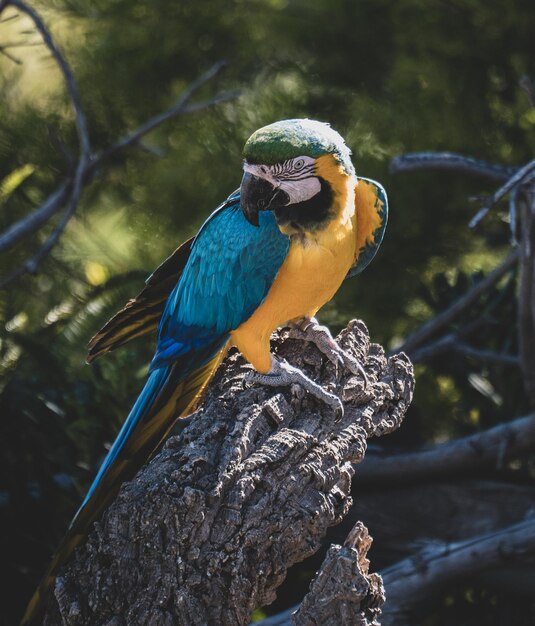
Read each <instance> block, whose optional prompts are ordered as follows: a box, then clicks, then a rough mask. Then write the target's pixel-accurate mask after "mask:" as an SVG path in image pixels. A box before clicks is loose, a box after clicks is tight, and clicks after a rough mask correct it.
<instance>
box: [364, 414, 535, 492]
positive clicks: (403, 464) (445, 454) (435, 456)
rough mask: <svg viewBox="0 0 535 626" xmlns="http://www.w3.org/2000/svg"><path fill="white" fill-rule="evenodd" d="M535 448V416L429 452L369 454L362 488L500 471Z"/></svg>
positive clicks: (434, 448)
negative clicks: (473, 471)
mask: <svg viewBox="0 0 535 626" xmlns="http://www.w3.org/2000/svg"><path fill="white" fill-rule="evenodd" d="M534 449H535V416H534V415H528V416H526V417H519V418H517V419H515V420H512V421H511V422H505V423H503V424H499V425H498V426H495V427H494V428H489V429H488V430H484V431H482V432H479V433H475V434H473V435H470V436H468V437H463V438H461V439H455V440H453V441H449V442H448V443H443V444H440V445H438V446H435V447H433V448H431V449H429V450H420V451H417V452H407V453H405V454H394V455H388V456H382V455H378V454H377V455H376V454H371V453H368V456H367V457H366V461H365V462H364V463H363V464H362V465H361V466H360V468H359V472H358V480H359V485H364V484H389V485H391V484H396V483H405V482H408V481H413V480H424V481H425V480H428V479H429V478H437V477H443V476H447V477H450V476H452V475H453V474H458V473H461V472H464V473H466V472H467V471H469V470H473V469H482V468H484V467H494V468H495V469H500V468H502V467H503V465H504V463H505V462H506V461H507V460H508V459H511V458H515V457H518V456H519V455H521V454H525V453H526V452H532V451H533V450H534Z"/></svg>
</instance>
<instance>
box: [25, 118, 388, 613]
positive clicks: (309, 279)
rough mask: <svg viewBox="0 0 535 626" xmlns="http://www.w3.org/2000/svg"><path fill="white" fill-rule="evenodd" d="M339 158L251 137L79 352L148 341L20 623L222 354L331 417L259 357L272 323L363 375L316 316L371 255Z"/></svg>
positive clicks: (339, 151) (299, 127)
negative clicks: (235, 182)
mask: <svg viewBox="0 0 535 626" xmlns="http://www.w3.org/2000/svg"><path fill="white" fill-rule="evenodd" d="M350 155H351V153H350V150H349V149H348V147H347V146H346V145H345V143H344V140H343V139H342V137H341V136H340V135H339V134H338V133H337V132H336V131H334V130H333V129H332V128H331V127H330V126H329V125H328V124H325V123H322V122H317V121H313V120H308V119H292V120H284V121H280V122H276V123H274V124H270V125H269V126H265V127H263V128H261V129H259V130H257V131H256V132H255V133H254V134H253V135H252V136H251V137H250V138H249V140H248V141H247V143H246V144H245V148H244V161H243V170H244V174H243V179H242V182H241V186H240V188H239V190H238V191H236V192H235V193H233V194H232V195H231V196H230V197H229V198H228V199H227V200H226V201H225V202H224V203H223V204H222V205H221V206H219V207H218V208H217V209H216V210H215V211H214V212H213V213H212V215H210V217H209V218H208V219H207V220H206V222H205V223H204V224H203V225H202V227H201V229H200V230H199V232H198V233H197V235H196V236H195V237H194V238H193V239H190V240H189V241H187V242H186V243H184V244H183V245H182V246H180V247H179V248H178V249H177V250H176V251H175V252H174V253H173V254H172V255H171V256H170V257H169V258H168V259H167V260H166V261H164V263H163V264H162V265H161V266H160V267H159V268H158V269H157V270H156V271H155V272H154V273H153V274H152V275H151V276H150V277H149V279H148V280H147V283H146V287H145V288H144V289H143V291H142V292H141V293H140V294H139V295H138V296H137V297H136V298H135V299H134V300H130V301H129V302H128V304H127V305H126V306H125V308H124V309H122V310H121V311H120V312H119V313H117V315H115V317H113V318H112V319H111V320H110V321H109V322H108V323H107V324H106V325H105V326H104V328H102V330H101V331H100V332H98V333H97V334H96V335H95V337H93V339H92V340H91V342H90V345H89V356H88V362H90V361H92V360H93V359H95V358H96V357H98V356H101V355H102V354H105V353H107V352H110V351H112V350H115V349H116V348H118V347H119V346H121V345H123V344H125V343H126V342H127V341H130V340H131V339H133V338H135V337H140V336H142V335H145V334H147V333H150V332H153V331H154V330H155V329H156V328H157V329H158V341H157V347H156V353H155V355H154V358H153V360H152V363H151V366H150V373H149V377H148V380H147V383H146V384H145V387H144V388H143V391H142V392H141V394H140V396H139V398H138V399H137V401H136V403H135V404H134V407H133V408H132V410H131V412H130V414H129V416H128V417H127V419H126V421H125V423H124V425H123V427H122V428H121V431H120V432H119V435H118V436H117V439H116V440H115V442H114V444H113V446H112V447H111V449H110V451H109V453H108V455H107V457H106V458H105V460H104V462H103V464H102V466H101V468H100V470H99V472H98V474H97V476H96V478H95V480H94V482H93V484H92V485H91V487H90V489H89V491H88V493H87V495H86V497H85V499H84V501H83V502H82V505H81V506H80V509H79V510H78V512H77V513H76V515H75V517H74V519H73V521H72V522H71V525H70V527H69V529H68V532H67V534H66V537H65V538H64V540H63V543H62V545H61V547H60V548H59V550H58V552H57V554H56V555H55V557H54V559H53V561H52V564H51V566H50V568H49V570H48V572H47V573H46V576H45V578H44V579H43V581H42V583H41V585H40V586H39V588H38V590H37V591H36V593H35V594H34V596H33V598H32V600H31V602H30V605H29V606H28V609H27V611H26V614H25V616H24V618H23V622H22V623H23V624H28V623H30V622H32V621H35V619H36V618H37V617H38V616H39V614H40V613H41V611H42V610H43V602H44V599H45V596H46V594H47V591H48V590H49V589H50V587H51V586H52V584H53V581H54V578H55V576H56V574H57V572H58V570H59V568H60V566H61V565H62V564H63V563H64V562H65V561H66V560H67V559H68V558H69V556H70V555H71V554H72V552H73V550H74V548H75V547H76V546H77V545H78V544H79V543H80V542H81V541H82V539H83V538H84V537H85V535H86V534H87V532H88V530H89V527H90V525H91V524H92V523H93V522H94V521H95V520H96V519H97V518H98V517H99V516H100V514H101V513H102V511H103V510H104V509H105V508H106V507H107V506H108V505H109V504H110V503H111V501H112V500H113V499H114V497H115V495H116V493H117V491H118V489H119V487H120V486H121V484H122V483H123V482H124V481H125V480H128V479H131V478H132V477H133V476H134V474H135V473H136V472H137V470H138V469H139V468H140V467H141V466H142V465H143V464H144V463H145V462H146V461H147V460H148V459H149V458H150V457H151V455H152V454H154V452H155V451H156V450H157V449H158V447H159V446H160V444H161V443H162V441H163V440H164V439H165V437H166V436H167V434H168V433H169V431H170V430H171V428H172V427H173V424H174V423H175V421H176V420H177V418H179V417H183V416H185V415H188V414H189V413H191V412H192V411H193V410H194V409H195V407H196V406H197V405H198V403H199V400H200V399H201V396H202V393H203V390H204V389H205V387H206V385H207V384H208V382H209V380H210V378H211V376H212V375H213V373H214V372H215V370H216V368H217V366H218V365H219V363H220V362H221V360H222V359H223V357H224V356H225V354H226V352H227V350H228V349H229V347H230V346H236V347H237V348H238V349H239V350H240V352H241V353H242V354H243V356H244V357H245V358H246V359H247V360H248V361H249V362H250V363H251V364H252V366H253V367H254V372H251V374H250V376H249V380H250V381H251V382H253V383H254V382H257V383H261V384H266V385H274V386H280V385H290V384H294V383H297V384H299V385H301V386H303V387H304V388H305V389H306V390H308V391H309V392H310V393H312V394H313V395H314V396H316V397H318V398H320V399H321V400H323V401H325V402H327V403H328V404H329V405H331V406H332V407H333V408H334V409H335V410H336V411H338V412H339V411H342V404H341V402H340V399H339V398H338V397H337V396H335V395H333V394H331V393H329V392H327V391H326V390H325V389H323V388H322V387H321V386H319V385H318V384H316V383H315V382H314V381H312V380H310V379H309V378H307V376H305V374H303V372H301V371H300V370H298V369H297V368H295V367H292V366H291V365H289V364H288V363H287V362H285V361H283V360H280V359H278V358H276V357H275V356H274V355H272V354H271V352H270V343H269V342H270V337H271V334H272V333H273V331H274V330H275V329H276V328H278V327H279V326H281V325H283V324H287V323H290V325H291V326H292V328H293V330H292V332H293V333H296V334H297V335H298V336H301V337H304V338H305V339H308V340H310V341H313V342H314V343H316V345H317V346H318V347H319V348H320V350H322V352H324V353H325V354H326V355H327V356H328V357H329V358H330V359H331V360H332V361H333V362H335V363H337V362H343V363H344V364H345V365H346V366H347V367H348V368H349V369H350V370H351V371H353V372H354V373H360V374H362V375H363V376H364V379H365V374H364V371H363V369H362V367H361V365H360V364H359V363H358V362H357V361H356V360H355V359H353V358H352V357H350V356H349V355H347V354H345V353H344V352H343V351H342V350H341V349H340V347H339V346H338V345H337V344H336V342H335V341H334V340H333V338H332V336H331V334H330V333H329V331H328V330H327V329H326V328H325V327H322V326H319V324H318V323H317V320H316V319H315V317H314V316H315V315H316V313H317V311H318V310H319V309H320V308H321V307H322V306H323V305H324V304H325V303H326V302H328V301H329V300H330V299H331V298H332V297H333V296H334V294H335V293H336V291H337V290H338V288H339V287H340V285H341V284H342V282H343V281H344V279H345V278H347V277H348V276H353V275H354V274H357V273H359V272H361V271H362V270H363V269H364V268H365V267H366V266H367V265H368V264H369V263H370V261H371V260H372V258H373V257H374V256H375V253H376V252H377V249H378V247H379V245H380V244H381V241H382V238H383V234H384V231H385V227H386V222H387V214H388V205H387V198H386V194H385V191H384V189H383V188H382V187H381V186H380V185H379V184H378V183H376V182H373V181H371V180H368V179H365V178H358V177H357V176H356V175H355V169H354V167H353V164H352V162H351V157H350Z"/></svg>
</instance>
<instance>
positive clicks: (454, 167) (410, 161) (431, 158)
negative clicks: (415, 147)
mask: <svg viewBox="0 0 535 626" xmlns="http://www.w3.org/2000/svg"><path fill="white" fill-rule="evenodd" d="M518 169H519V168H518V167H509V166H505V165H497V164H495V163H489V162H488V161H482V160H480V159H474V158H473V157H467V156H464V155H462V154H454V153H452V152H413V153H411V154H403V155H400V156H396V157H394V158H393V159H392V160H391V162H390V171H391V172H392V173H393V174H399V173H400V172H413V171H417V170H446V171H451V172H459V173H464V174H472V175H476V176H483V177H485V178H488V179H490V180H496V181H502V180H507V179H508V178H509V177H510V176H512V175H513V174H515V173H516V172H517V171H518Z"/></svg>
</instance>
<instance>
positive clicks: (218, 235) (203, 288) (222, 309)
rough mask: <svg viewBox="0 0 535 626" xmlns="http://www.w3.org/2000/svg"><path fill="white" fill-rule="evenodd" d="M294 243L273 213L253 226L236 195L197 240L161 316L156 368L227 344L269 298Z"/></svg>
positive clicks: (203, 227) (213, 215)
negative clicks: (209, 346)
mask: <svg viewBox="0 0 535 626" xmlns="http://www.w3.org/2000/svg"><path fill="white" fill-rule="evenodd" d="M289 247H290V240H289V238H288V237H287V236H286V235H283V234H282V233H281V232H280V230H279V229H278V227H277V224H276V221H275V216H274V215H273V213H271V212H269V211H265V212H262V213H260V224H259V226H258V227H256V226H252V225H251V224H249V222H248V221H247V220H246V219H245V218H244V216H243V214H242V212H241V209H240V206H239V195H238V194H234V195H232V196H231V197H230V198H229V200H228V201H227V202H226V203H225V204H224V205H222V206H221V207H220V208H219V209H217V210H216V211H215V212H214V213H212V215H211V216H210V217H209V218H208V220H207V221H206V222H205V223H204V225H203V226H202V228H201V229H200V231H199V233H198V235H197V237H196V238H195V241H194V242H193V245H192V248H191V252H190V255H189V258H188V261H187V264H186V266H185V268H184V271H183V273H182V276H181V278H180V280H179V282H178V284H177V285H176V287H175V288H174V289H173V291H172V292H171V294H170V296H169V299H168V300H167V303H166V306H165V309H164V312H163V315H162V318H161V322H160V326H159V329H158V345H157V348H156V354H155V356H154V359H153V361H152V363H151V370H154V369H157V368H160V367H163V366H166V365H169V364H170V363H172V362H173V361H175V360H177V359H178V358H180V359H181V360H182V358H181V357H184V356H185V355H186V354H187V353H189V352H191V351H198V350H199V349H202V348H203V347H205V346H208V345H211V346H213V345H214V343H215V344H219V343H220V344H221V345H224V344H225V343H226V341H227V340H228V338H229V333H230V331H231V330H233V329H235V328H237V327H238V326H239V325H240V324H241V323H242V322H244V321H245V320H246V319H247V318H249V317H250V316H251V315H252V313H253V312H254V311H255V310H256V309H257V308H258V306H259V305H260V304H261V303H262V301H263V300H264V299H265V297H266V295H267V293H268V291H269V289H270V287H271V285H272V284H273V281H274V279H275V276H276V275H277V273H278V271H279V269H280V267H281V265H282V264H283V262H284V259H285V258H286V255H287V253H288V249H289ZM195 365H196V366H198V365H199V364H198V363H195Z"/></svg>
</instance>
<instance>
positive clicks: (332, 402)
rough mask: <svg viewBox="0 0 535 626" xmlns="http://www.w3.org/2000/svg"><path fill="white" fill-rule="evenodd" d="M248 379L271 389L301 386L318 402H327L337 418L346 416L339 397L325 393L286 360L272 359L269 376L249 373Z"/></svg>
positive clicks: (319, 386)
mask: <svg viewBox="0 0 535 626" xmlns="http://www.w3.org/2000/svg"><path fill="white" fill-rule="evenodd" d="M246 379H247V380H248V381H250V382H254V383H259V384H261V385H268V386H270V387H286V386H288V385H293V384H296V385H299V386H301V387H302V388H303V389H305V390H306V391H308V392H309V393H310V394H312V395H313V396H314V397H315V398H317V399H318V400H321V401H322V402H325V404H327V405H329V406H330V407H332V408H333V410H334V411H335V413H336V416H337V418H341V417H342V416H343V414H344V406H343V404H342V401H341V400H340V398H339V397H338V396H335V395H334V394H333V393H329V392H328V391H325V389H324V388H323V387H322V386H321V385H318V384H317V383H315V382H314V381H313V380H311V379H310V378H308V376H307V375H306V374H304V373H303V372H302V371H301V370H300V369H298V368H297V367H294V366H293V365H290V364H289V363H288V362H287V361H285V360H284V359H275V358H274V357H272V361H271V369H270V370H269V372H268V373H267V374H260V373H259V372H255V371H252V372H247V374H246Z"/></svg>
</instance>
